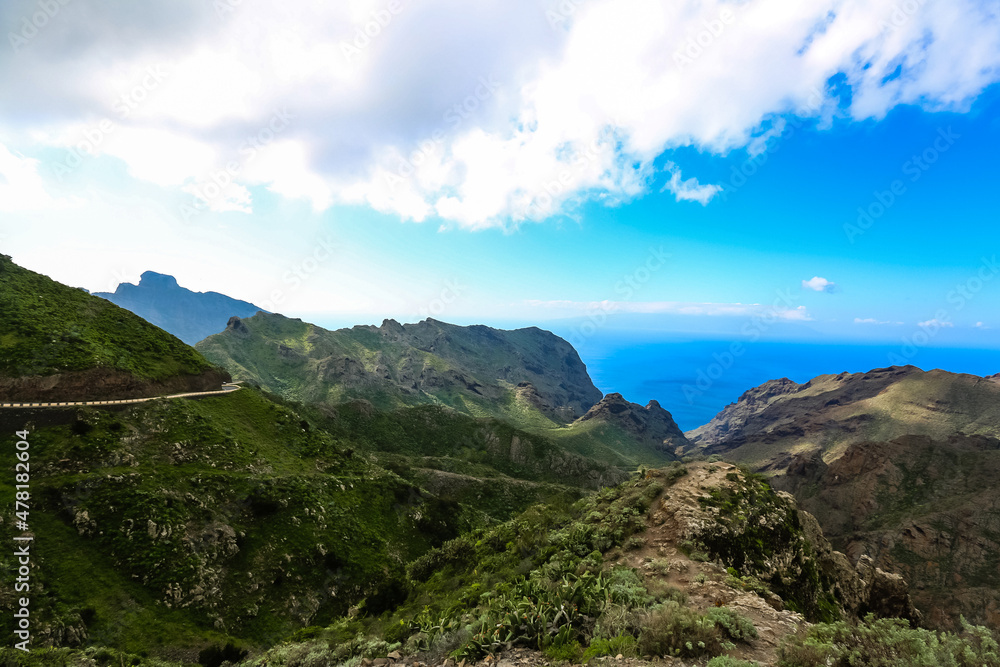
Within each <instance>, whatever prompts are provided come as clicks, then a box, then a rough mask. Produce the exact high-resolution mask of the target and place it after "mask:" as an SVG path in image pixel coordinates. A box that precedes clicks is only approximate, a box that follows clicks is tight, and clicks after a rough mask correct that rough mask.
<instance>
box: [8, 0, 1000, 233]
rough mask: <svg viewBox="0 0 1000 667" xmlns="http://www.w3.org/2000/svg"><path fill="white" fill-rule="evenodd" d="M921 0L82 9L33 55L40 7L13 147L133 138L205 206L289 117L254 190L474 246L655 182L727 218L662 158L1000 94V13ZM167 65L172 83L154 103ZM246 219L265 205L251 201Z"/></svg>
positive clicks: (13, 95) (15, 23) (14, 66)
mask: <svg viewBox="0 0 1000 667" xmlns="http://www.w3.org/2000/svg"><path fill="white" fill-rule="evenodd" d="M566 4H569V5H570V6H572V7H574V8H575V10H574V11H573V12H572V13H566V14H562V13H560V12H561V10H560V9H559V8H558V7H561V6H564V5H566ZM912 5H913V11H912V12H910V11H908V8H910V4H908V3H899V2H898V0H818V1H817V2H808V3H789V2H787V0H749V1H743V2H736V1H735V0H707V1H706V2H695V1H694V0H686V1H685V0H681V1H678V2H659V1H656V0H636V1H635V2H622V1H621V0H590V1H589V2H587V3H563V5H558V6H557V5H555V3H553V4H552V6H551V7H548V8H547V7H546V6H545V5H540V4H539V3H537V2H534V0H482V1H481V2H477V3H467V2H461V1H460V0H425V1H424V2H420V3H417V2H411V1H410V0H401V2H400V4H399V5H394V6H396V7H399V8H400V10H399V11H398V12H395V13H393V12H389V11H388V10H387V7H388V4H387V3H385V2H384V0H358V1H356V2H351V3H296V4H293V5H288V4H287V3H279V2H277V0H245V1H243V2H240V3H227V2H224V1H223V2H216V3H208V2H200V1H196V0H176V1H174V2H167V1H166V0H153V1H151V2H144V3H130V2H125V1H124V0H109V2H105V3H100V6H96V5H94V4H93V3H69V4H66V5H61V4H60V9H59V12H58V13H57V14H56V15H55V16H54V17H52V18H51V19H49V20H48V21H47V23H46V25H45V26H44V27H42V28H39V29H38V30H37V31H35V32H34V33H32V34H31V36H30V37H25V35H27V34H28V33H29V32H31V31H30V30H29V28H27V27H25V26H26V25H27V24H25V23H24V22H25V21H28V23H29V24H30V21H31V19H30V17H31V16H32V15H33V14H34V13H35V12H36V11H37V3H36V2H35V0H11V1H10V2H6V3H3V4H2V5H0V25H3V26H5V27H6V28H7V30H4V31H3V32H4V33H5V34H8V37H9V38H10V36H11V35H13V36H14V37H15V38H17V39H19V40H20V41H18V42H17V44H16V45H12V47H11V48H10V49H8V50H7V51H6V52H5V54H4V55H2V56H0V118H3V119H4V120H3V121H2V123H0V140H2V139H3V138H4V137H20V138H22V139H21V140H20V146H19V148H20V150H21V151H22V152H25V153H29V149H30V148H32V147H37V146H38V145H40V144H45V145H46V146H48V147H55V148H62V149H68V148H69V147H71V146H73V145H75V144H77V143H78V142H79V141H81V140H82V139H83V136H82V135H81V134H80V132H83V131H85V130H86V128H93V127H95V126H96V125H95V124H96V123H99V122H100V121H101V120H102V119H105V118H107V119H111V120H112V121H114V123H115V128H116V133H117V135H118V136H119V137H121V138H122V139H121V140H120V141H118V142H116V143H111V142H110V140H109V143H107V144H105V145H104V146H102V148H101V149H100V150H99V151H96V152H97V153H98V154H99V155H103V156H115V157H117V158H118V159H121V160H123V161H125V163H126V164H127V165H128V168H129V171H130V173H131V174H132V175H133V176H134V177H135V178H137V179H142V180H148V181H150V182H154V183H157V184H160V185H161V186H163V187H166V188H173V189H176V190H178V191H183V190H184V189H185V188H187V189H190V188H191V187H192V185H193V184H197V183H198V182H200V181H202V180H203V179H204V178H205V174H206V171H207V172H208V173H211V172H212V171H213V170H218V169H220V168H223V167H224V166H225V164H226V163H227V161H228V160H229V159H230V157H229V156H230V155H231V154H232V153H233V152H236V151H238V150H239V147H240V146H241V145H242V142H244V141H245V139H246V137H248V136H254V135H255V134H256V133H258V132H260V130H261V128H262V127H265V126H266V124H267V123H268V119H269V118H270V117H271V116H272V115H273V114H274V113H275V110H276V109H281V108H285V107H288V108H289V109H290V110H291V111H292V112H293V113H294V114H295V116H296V119H295V122H294V123H293V124H292V125H291V126H290V127H289V128H288V129H287V130H286V133H285V134H284V135H283V136H282V137H281V140H282V141H283V142H284V143H282V144H280V145H279V144H275V145H274V146H273V147H272V150H273V152H274V153H275V154H277V156H278V159H277V160H275V161H274V162H271V161H264V160H260V161H259V162H256V163H255V164H254V166H253V169H252V170H251V169H248V170H247V172H246V173H245V174H241V175H240V176H239V177H238V179H237V180H238V185H240V186H243V187H247V186H252V185H263V186H267V187H270V188H271V189H272V190H273V191H274V192H276V193H278V194H280V195H282V196H286V197H296V198H305V199H307V200H309V201H311V202H312V204H313V206H314V207H316V208H318V209H322V208H325V207H328V206H331V205H334V204H337V203H355V204H364V205H367V206H370V207H372V208H374V209H376V210H379V211H384V212H387V213H392V214H395V215H397V216H399V217H401V218H403V219H410V220H424V219H427V218H431V217H438V218H441V219H444V220H445V221H448V222H450V223H451V224H456V225H459V226H463V227H467V228H482V227H488V226H494V225H508V224H512V223H513V224H517V223H518V222H520V221H525V220H542V219H545V218H547V217H550V216H553V215H558V214H560V213H565V212H567V211H572V210H573V209H574V208H575V207H577V206H578V205H579V204H580V203H581V202H584V201H587V200H597V201H601V202H605V203H608V204H615V203H617V202H622V201H628V200H630V199H633V198H636V197H639V196H642V195H643V194H645V193H647V192H650V191H651V190H652V189H654V188H656V187H661V188H666V190H668V191H670V192H672V193H673V194H674V196H675V197H676V198H677V199H678V200H688V201H696V202H699V203H702V204H706V203H708V202H709V201H710V200H711V199H712V197H713V196H714V195H715V194H716V193H717V192H718V188H717V186H715V185H712V184H703V183H701V182H700V180H699V179H698V177H697V176H694V175H692V174H691V171H692V169H693V167H692V166H691V165H687V164H678V165H672V166H671V167H670V168H668V169H667V170H666V173H667V174H668V176H667V178H666V182H665V183H664V182H660V183H657V180H658V178H657V177H658V174H660V175H661V176H660V177H661V178H662V174H663V171H662V170H657V169H656V168H655V167H654V161H655V160H656V159H657V158H659V157H660V156H663V155H664V154H669V153H670V152H671V151H672V150H673V149H677V148H681V147H687V146H690V147H694V148H696V149H698V150H700V151H704V152H708V153H716V154H724V153H727V152H729V151H733V150H746V151H747V152H748V153H750V154H754V153H755V152H759V151H761V150H762V146H763V142H764V141H766V140H767V139H769V138H772V137H775V136H778V135H780V134H781V132H782V131H783V129H784V127H785V125H784V119H785V118H787V117H790V116H793V115H794V116H799V117H802V118H807V119H814V120H816V121H818V122H819V123H820V124H829V123H830V122H831V121H832V119H833V118H834V117H835V116H838V115H840V116H844V117H847V118H849V119H853V120H862V119H869V118H874V119H879V118H882V117H883V116H885V114H886V113H888V111H889V110H890V109H892V108H893V107H896V106H898V105H901V104H913V105H917V106H920V107H922V108H925V109H929V110H963V109H966V108H967V107H968V106H969V104H970V102H971V100H972V99H974V98H975V97H976V96H977V95H978V94H979V93H980V92H981V91H982V90H983V89H984V88H985V87H986V86H988V85H990V84H992V83H994V82H996V81H997V80H1000V14H998V13H997V12H996V11H994V10H991V8H990V5H989V4H988V3H981V2H977V1H975V0H924V1H922V2H914V3H912ZM220 7H223V8H226V9H225V10H224V11H220V9H219V8H220ZM150 67H160V68H162V70H163V71H164V72H167V73H168V76H166V77H165V79H164V80H163V81H162V82H161V83H159V84H158V85H157V86H156V89H155V90H147V91H145V92H143V90H142V85H143V81H144V80H145V79H146V77H147V72H148V71H149V68H150ZM38 81H44V82H45V85H44V86H42V85H37V82H38ZM835 83H836V85H834V84H835ZM135 92H138V97H141V99H136V97H135V96H133V93H135ZM123 97H124V98H125V100H126V101H127V102H128V104H126V105H125V106H124V107H122V106H121V102H122V100H123ZM126 109H127V111H128V113H124V111H125V110H126ZM71 127H73V128H83V129H82V130H79V129H78V130H74V131H73V132H69V133H67V129H68V128H71ZM25 137H27V138H28V139H24V138H25ZM125 137H131V139H130V140H128V141H126V140H125ZM132 139H134V140H135V143H134V144H133V143H132ZM8 143H9V142H8ZM132 146H135V148H132ZM151 151H152V152H153V153H151ZM206 165H209V166H206ZM288 168H291V169H292V171H291V172H288V171H286V169H288ZM682 169H683V170H684V172H685V173H687V174H688V178H687V179H682V177H681V170H682ZM233 202H235V203H233ZM231 208H232V209H233V210H250V208H251V206H250V204H248V203H247V202H246V201H245V194H244V192H240V191H237V192H236V194H235V195H232V196H231Z"/></svg>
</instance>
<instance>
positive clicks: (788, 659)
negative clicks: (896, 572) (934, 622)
mask: <svg viewBox="0 0 1000 667" xmlns="http://www.w3.org/2000/svg"><path fill="white" fill-rule="evenodd" d="M962 627H963V632H962V634H961V635H955V634H952V633H950V632H941V633H937V632H934V631H931V630H925V629H922V628H911V627H910V626H909V623H907V621H905V620H902V619H898V618H880V619H876V618H875V617H874V616H872V615H871V614H869V615H868V616H866V617H865V619H864V621H863V622H861V623H858V624H857V625H851V624H849V623H846V622H844V621H838V622H836V623H819V624H817V625H814V626H813V627H812V628H810V629H809V633H808V634H807V635H806V636H805V637H795V638H793V639H791V640H789V641H786V642H785V643H783V644H782V646H781V648H780V650H779V653H778V664H779V665H780V666H781V667H818V666H820V665H823V666H830V667H848V666H850V665H866V666H868V667H909V666H910V665H917V666H920V667H925V666H926V667H932V666H937V665H954V666H955V667H973V665H975V666H976V667H998V666H1000V653H998V652H1000V647H998V644H997V642H996V640H995V638H994V637H993V635H992V633H991V632H990V631H989V630H988V629H987V628H984V627H981V626H972V625H969V624H968V623H966V622H965V619H964V618H963V619H962Z"/></svg>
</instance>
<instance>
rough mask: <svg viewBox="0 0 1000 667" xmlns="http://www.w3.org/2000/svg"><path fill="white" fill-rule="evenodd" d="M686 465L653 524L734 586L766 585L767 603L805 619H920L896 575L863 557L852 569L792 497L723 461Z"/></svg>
mask: <svg viewBox="0 0 1000 667" xmlns="http://www.w3.org/2000/svg"><path fill="white" fill-rule="evenodd" d="M688 470H689V474H688V476H686V477H684V478H682V479H681V480H680V481H679V482H678V483H677V484H675V485H674V486H673V487H671V488H670V489H669V491H668V492H667V493H666V494H665V495H664V497H663V499H662V500H661V502H660V505H659V507H658V510H657V514H658V516H657V514H654V523H657V522H661V523H663V524H664V525H666V526H667V527H668V529H669V530H670V531H671V532H672V533H673V534H674V535H676V539H677V540H678V541H679V543H680V544H682V545H683V544H687V545H690V546H689V547H688V549H689V550H690V549H694V550H698V549H702V550H704V551H705V553H706V554H707V556H708V557H709V558H711V559H715V560H716V562H718V563H720V564H722V565H723V566H726V567H730V568H733V570H735V571H736V573H737V575H738V577H737V580H735V581H734V582H733V583H734V584H736V585H737V586H739V585H740V583H741V582H750V581H752V582H756V584H754V585H756V586H758V587H759V586H760V585H762V584H763V585H766V587H767V588H769V589H770V590H771V591H772V592H773V593H776V594H778V596H780V598H781V599H780V600H770V602H771V604H772V605H776V606H792V607H794V608H795V609H797V610H799V611H801V612H802V613H803V614H805V616H806V618H807V619H812V620H821V619H830V618H834V617H836V616H838V615H840V616H846V617H849V618H859V617H862V616H864V615H865V614H867V613H869V612H870V613H874V614H876V615H877V616H886V617H895V618H906V619H909V620H911V621H912V622H914V623H917V622H919V620H920V613H919V612H918V611H917V610H916V608H915V607H914V606H913V605H912V603H911V601H910V598H909V595H908V588H907V584H906V581H905V580H904V579H903V577H901V576H899V575H897V574H892V573H890V572H886V571H884V570H882V569H880V568H878V567H877V566H876V565H875V563H874V562H873V561H872V559H870V558H862V559H859V561H858V562H857V564H856V565H854V566H852V565H851V563H850V561H849V560H848V557H847V556H846V555H845V554H843V553H841V552H839V551H835V550H834V549H833V547H832V546H831V544H830V542H829V541H828V540H827V539H826V537H825V536H824V533H823V530H822V529H821V528H820V525H819V523H818V522H817V520H816V519H815V518H814V517H813V516H812V515H811V514H809V513H808V512H806V511H804V510H802V509H800V508H799V507H798V505H797V503H796V501H795V498H794V497H793V496H792V495H791V494H789V493H785V492H780V491H779V492H774V491H772V490H771V489H770V487H768V486H767V485H766V484H764V483H762V482H761V481H759V480H757V479H748V478H747V477H745V476H744V475H743V473H742V472H740V471H739V470H738V469H737V468H736V467H735V466H732V465H729V464H725V463H719V464H716V465H712V464H705V463H699V464H693V465H691V466H689V468H688ZM692 553H693V552H692Z"/></svg>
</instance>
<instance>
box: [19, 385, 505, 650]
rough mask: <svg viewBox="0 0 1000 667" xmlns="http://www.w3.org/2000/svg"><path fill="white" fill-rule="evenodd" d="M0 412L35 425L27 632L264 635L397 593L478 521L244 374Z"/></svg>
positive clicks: (69, 640) (121, 639) (261, 641)
mask: <svg viewBox="0 0 1000 667" xmlns="http://www.w3.org/2000/svg"><path fill="white" fill-rule="evenodd" d="M0 423H2V425H3V428H4V429H5V432H9V433H13V431H14V429H15V428H17V429H27V430H28V431H29V432H30V435H29V441H30V443H31V470H32V471H33V474H32V477H31V488H32V494H31V495H32V498H33V502H32V509H31V515H30V526H31V529H32V531H33V532H34V534H35V536H36V541H35V545H36V551H35V557H36V559H37V560H35V565H36V568H35V572H34V575H33V576H34V582H35V588H33V590H34V597H33V600H34V603H33V604H34V605H35V607H34V608H33V610H32V613H33V618H34V623H35V628H36V630H35V632H36V637H38V638H39V639H40V641H39V644H42V643H43V642H44V641H53V642H55V643H57V644H62V645H74V644H77V643H80V642H83V643H87V644H89V643H95V644H99V645H107V646H114V647H118V648H122V649H128V650H131V651H140V650H145V651H149V652H151V653H162V652H164V651H166V652H167V653H170V652H171V651H173V652H176V651H181V652H183V651H185V650H187V651H189V654H190V651H194V653H193V654H190V655H196V654H197V651H196V650H195V649H198V650H200V649H202V648H204V647H205V646H206V645H207V644H209V643H211V642H212V641H216V640H218V641H222V640H223V639H225V638H227V637H229V638H236V639H238V640H240V641H242V642H245V643H247V644H248V645H257V646H262V645H269V644H270V643H273V642H274V641H277V640H278V639H280V638H281V637H283V636H285V635H287V634H289V633H290V632H292V631H294V630H295V629H296V628H299V627H303V626H305V625H310V624H314V623H317V622H323V620H324V619H330V618H333V617H334V616H336V615H338V614H343V613H346V612H347V610H348V608H349V607H350V606H351V605H353V604H355V603H357V602H358V601H359V600H361V599H362V598H367V599H368V604H369V606H370V607H371V608H377V607H378V605H390V604H392V603H393V601H394V600H396V599H397V598H398V596H399V595H400V594H404V593H402V591H404V590H405V565H406V564H407V563H408V562H409V561H411V560H413V559H414V558H416V557H417V556H419V555H421V554H422V553H424V552H425V551H426V550H427V549H428V548H430V547H432V546H435V545H438V544H440V543H441V542H442V541H443V540H446V539H449V538H453V537H455V536H457V535H458V534H459V533H460V532H462V531H465V530H468V529H469V528H471V527H473V526H476V525H482V524H483V523H484V522H486V523H488V522H489V519H488V518H487V517H486V516H485V515H484V514H483V513H481V512H478V511H475V510H473V509H471V508H468V507H465V506H459V505H458V504H457V503H454V502H451V501H444V500H440V499H438V498H437V497H435V496H433V495H431V494H428V493H427V492H425V491H423V490H422V489H420V488H419V487H417V486H415V485H413V484H412V483H410V482H407V481H406V480H404V479H402V478H401V477H399V476H398V475H396V474H395V473H392V472H389V471H388V470H386V469H385V468H382V467H380V466H378V465H377V464H375V463H374V462H373V461H372V460H371V459H370V458H369V457H368V456H367V455H365V454H364V453H363V451H360V450H358V449H356V448H352V447H350V446H349V445H348V444H347V443H342V442H339V441H338V440H336V439H335V438H333V437H332V436H330V435H329V434H327V433H325V432H323V431H321V430H319V429H317V428H314V427H313V425H311V424H310V423H309V422H308V421H306V420H305V419H304V418H303V417H302V416H301V415H299V414H297V413H296V412H294V411H292V410H290V409H288V408H287V407H284V406H280V405H277V404H275V403H273V402H271V401H269V400H268V399H267V398H266V397H264V396H262V395H261V394H260V393H259V392H256V391H254V390H251V389H244V390H240V391H237V392H235V393H233V394H229V395H224V396H219V397H212V398H206V399H201V400H196V401H195V400H173V401H167V400H164V401H155V402H152V403H146V404H139V405H136V406H133V407H129V408H126V409H121V410H117V411H105V410H100V411H98V410H92V409H81V410H78V411H72V410H70V411H39V410H36V411H34V412H28V411H5V412H4V413H2V414H0ZM12 482H13V476H7V477H6V478H4V479H2V480H0V502H2V503H3V506H4V508H5V509H4V510H3V520H4V522H5V523H8V524H9V523H11V522H12V521H13V507H14V502H13V500H14V497H13V496H14V488H13V483H12ZM8 552H9V550H8ZM12 558H13V557H12V556H11V554H10V553H6V554H5V555H4V556H3V557H2V558H0V560H2V562H3V566H4V567H5V568H6V569H8V571H9V569H10V567H12V562H13V561H12ZM0 606H3V607H4V608H5V609H10V608H11V607H12V606H13V591H12V589H11V587H5V588H4V590H3V591H2V592H0ZM5 617H6V618H7V619H8V620H7V623H8V624H9V623H10V615H7V614H5ZM8 630H10V628H9V627H8ZM8 634H9V633H8Z"/></svg>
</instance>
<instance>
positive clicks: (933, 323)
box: [917, 318, 955, 329]
mask: <svg viewBox="0 0 1000 667" xmlns="http://www.w3.org/2000/svg"><path fill="white" fill-rule="evenodd" d="M917 326H918V327H921V328H923V329H928V328H930V329H940V328H942V327H954V326H955V323H954V322H948V321H946V320H939V319H937V318H933V319H930V320H926V321H924V322H917Z"/></svg>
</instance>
